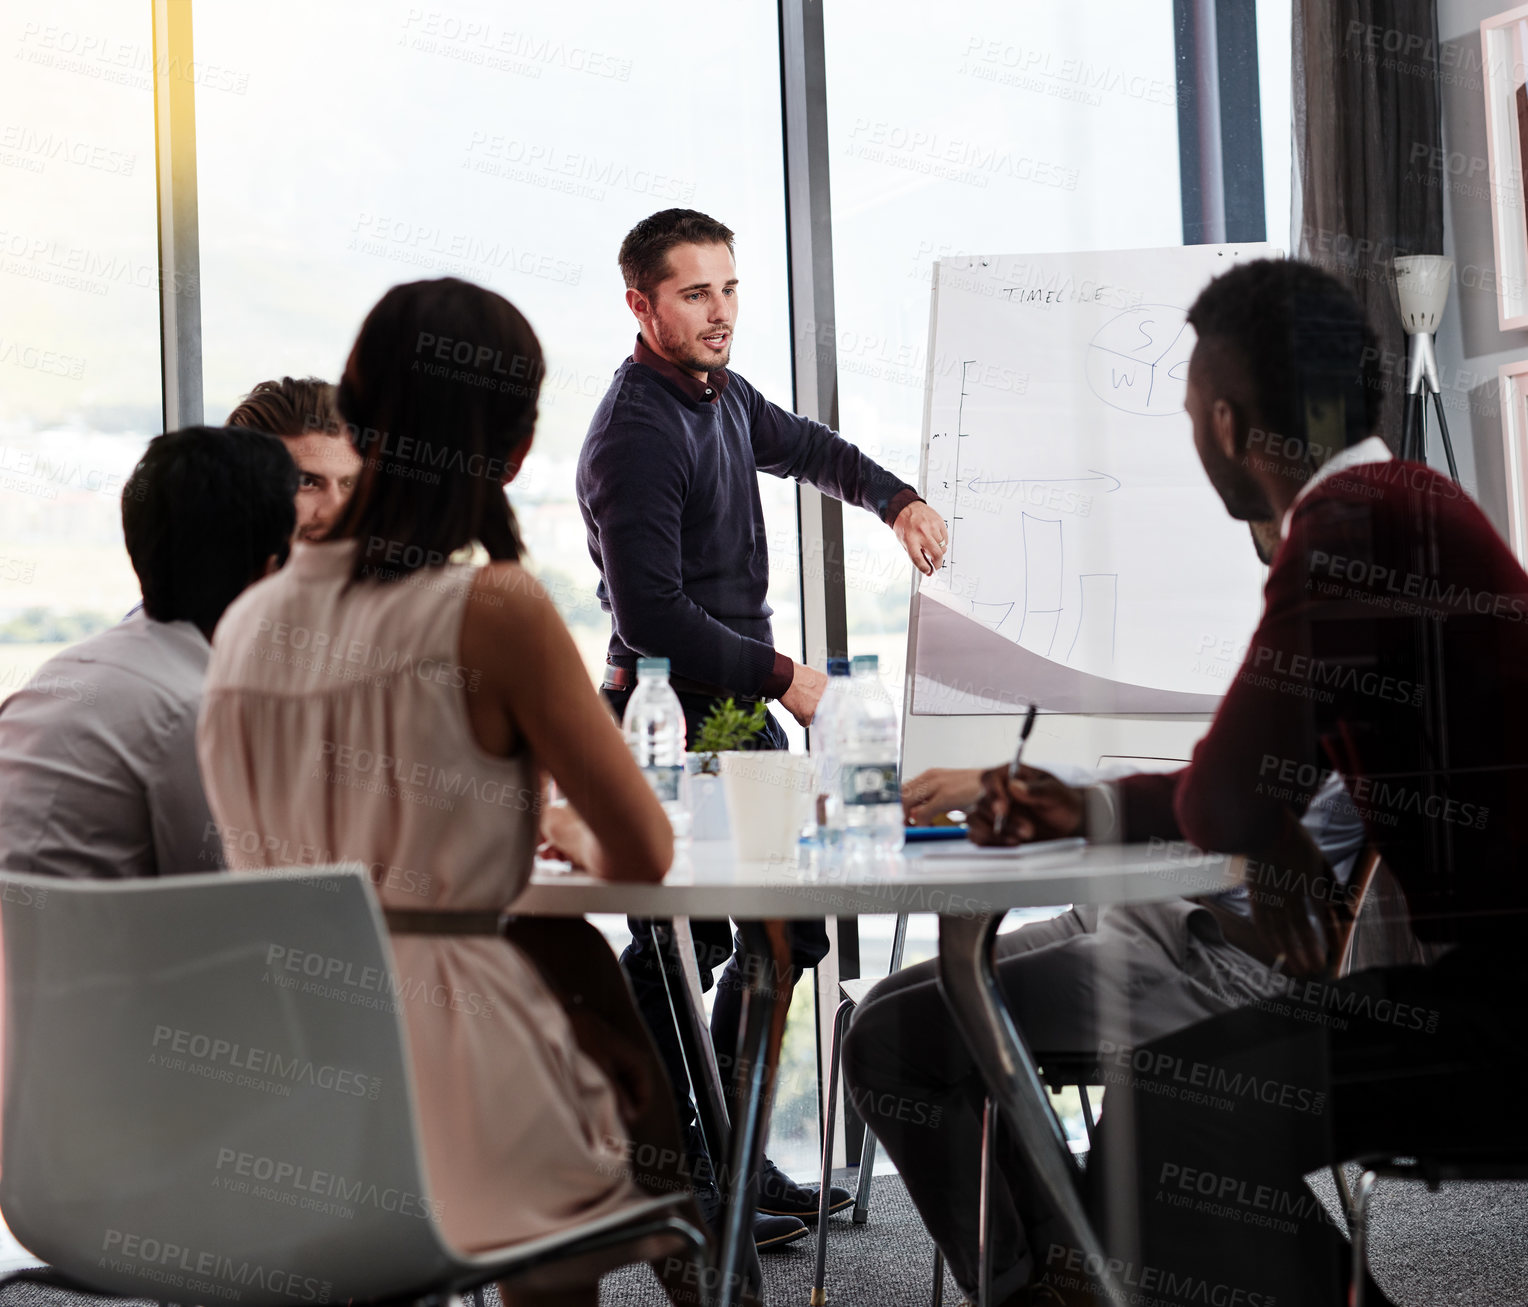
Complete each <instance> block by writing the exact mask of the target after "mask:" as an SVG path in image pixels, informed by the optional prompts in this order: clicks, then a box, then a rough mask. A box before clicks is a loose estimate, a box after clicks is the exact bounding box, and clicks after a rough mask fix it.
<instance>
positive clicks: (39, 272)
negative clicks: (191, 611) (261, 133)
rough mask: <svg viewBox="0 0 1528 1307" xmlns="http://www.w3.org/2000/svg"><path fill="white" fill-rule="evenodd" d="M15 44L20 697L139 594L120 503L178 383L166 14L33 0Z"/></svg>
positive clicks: (11, 444) (11, 530)
mask: <svg viewBox="0 0 1528 1307" xmlns="http://www.w3.org/2000/svg"><path fill="white" fill-rule="evenodd" d="M0 42H3V45H0V59H3V60H4V66H5V75H4V76H3V77H0V196H3V197H4V203H3V205H0V699H3V698H4V697H5V696H6V695H8V694H10V693H11V691H13V690H15V689H16V688H17V687H18V686H20V685H22V684H23V683H24V682H25V681H26V679H27V678H28V676H30V675H31V673H32V671H33V670H34V669H35V668H36V667H37V666H38V664H40V663H41V662H42V661H43V660H44V659H46V658H47V657H49V656H50V655H51V654H52V653H53V652H54V651H55V650H56V649H58V648H60V647H61V646H62V645H63V644H65V643H69V642H71V641H73V640H75V639H78V638H80V637H81V636H84V635H89V634H91V633H92V632H94V631H96V630H99V629H101V628H102V627H103V626H105V625H106V624H107V623H110V622H114V621H116V620H117V619H118V618H120V617H121V616H122V614H123V613H125V612H126V611H127V610H128V608H130V607H131V606H132V605H133V604H134V603H135V602H136V601H137V598H138V587H137V580H136V578H135V577H134V576H133V571H132V568H131V566H130V565H129V563H128V560H127V556H126V554H125V553H124V551H123V549H122V527H121V518H120V508H119V503H120V499H121V494H122V484H123V481H124V479H125V478H126V475H127V473H128V472H129V471H130V470H131V469H132V466H133V463H134V462H135V461H136V460H137V459H138V457H139V455H140V454H141V453H142V452H143V447H144V445H145V444H146V443H147V441H148V439H149V437H150V436H152V435H153V434H154V433H155V432H156V431H158V430H159V423H160V394H159V300H158V285H159V281H158V257H157V254H156V250H155V228H154V212H155V209H154V103H153V91H152V82H153V52H152V38H151V32H150V28H149V7H148V5H147V4H131V5H120V4H110V5H108V4H100V3H89V2H81V0H18V2H17V3H13V4H8V5H7V6H6V8H5V15H4V19H3V25H0ZM211 95H212V93H211V92H209V95H208V98H211Z"/></svg>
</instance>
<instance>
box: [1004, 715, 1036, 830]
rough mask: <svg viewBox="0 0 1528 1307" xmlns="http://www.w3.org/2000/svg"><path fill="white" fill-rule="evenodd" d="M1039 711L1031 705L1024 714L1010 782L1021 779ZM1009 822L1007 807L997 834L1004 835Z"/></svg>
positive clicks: (1010, 772) (1010, 768)
mask: <svg viewBox="0 0 1528 1307" xmlns="http://www.w3.org/2000/svg"><path fill="white" fill-rule="evenodd" d="M1039 711H1040V709H1039V706H1038V705H1037V704H1030V705H1029V711H1028V712H1027V713H1025V714H1024V725H1022V726H1021V727H1019V742H1018V744H1016V745H1015V746H1014V750H1013V761H1012V762H1011V763H1009V764H1008V779H1009V780H1010V781H1016V780H1018V779H1019V764H1020V763H1021V762H1023V761H1024V743H1025V741H1026V740H1028V739H1029V733H1030V731H1032V730H1034V729H1035V715H1036V714H1037V713H1038V712H1039ZM1009 801H1010V803H1011V802H1012V796H1010V799H1009ZM1007 820H1008V809H1007V808H1006V807H1005V808H1004V809H1003V819H1002V820H1001V821H999V822H998V824H997V830H996V832H995V833H996V834H998V835H1001V834H1002V833H1003V826H1004V825H1005V824H1006V823H1007Z"/></svg>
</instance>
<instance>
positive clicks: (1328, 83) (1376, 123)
mask: <svg viewBox="0 0 1528 1307" xmlns="http://www.w3.org/2000/svg"><path fill="white" fill-rule="evenodd" d="M1293 106H1294V139H1295V169H1296V174H1297V178H1298V183H1299V187H1300V191H1299V201H1298V207H1299V209H1300V213H1299V222H1300V230H1299V253H1300V256H1301V257H1302V258H1304V259H1308V260H1309V261H1310V262H1312V263H1316V264H1319V265H1320V266H1322V267H1323V268H1325V269H1327V271H1329V272H1331V273H1334V274H1335V275H1336V276H1338V277H1340V278H1341V279H1342V280H1343V281H1344V282H1346V283H1347V285H1348V286H1349V287H1350V288H1351V289H1352V290H1353V292H1354V293H1355V294H1356V295H1357V296H1358V298H1359V300H1360V302H1361V303H1362V304H1363V305H1364V308H1365V309H1366V310H1367V311H1368V314H1369V320H1370V322H1372V323H1373V324H1374V329H1375V331H1376V332H1377V333H1378V334H1379V339H1380V347H1381V350H1382V351H1383V352H1382V355H1381V362H1382V364H1383V366H1384V371H1385V408H1384V420H1383V423H1382V428H1381V434H1382V435H1383V436H1384V437H1385V440H1386V442H1387V443H1388V444H1389V445H1390V447H1391V448H1392V449H1396V448H1399V445H1400V433H1401V408H1402V401H1403V397H1404V396H1405V393H1406V336H1405V333H1404V332H1403V331H1402V330H1401V323H1400V317H1399V314H1398V313H1397V310H1396V307H1395V300H1394V295H1393V282H1394V271H1393V266H1392V263H1391V260H1392V259H1394V258H1395V257H1396V256H1397V255H1401V254H1441V253H1443V191H1442V187H1441V185H1440V183H1441V181H1442V179H1443V178H1444V177H1446V176H1447V175H1448V174H1447V171H1446V170H1444V169H1441V168H1438V167H1437V166H1436V163H1435V161H1436V160H1437V159H1438V158H1439V157H1440V155H1439V153H1438V151H1440V150H1441V148H1442V144H1443V124H1442V119H1441V117H1440V113H1439V83H1438V12H1437V2H1436V0H1295V6H1294V95H1293Z"/></svg>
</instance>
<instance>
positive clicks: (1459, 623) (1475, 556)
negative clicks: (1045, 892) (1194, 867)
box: [1119, 462, 1528, 943]
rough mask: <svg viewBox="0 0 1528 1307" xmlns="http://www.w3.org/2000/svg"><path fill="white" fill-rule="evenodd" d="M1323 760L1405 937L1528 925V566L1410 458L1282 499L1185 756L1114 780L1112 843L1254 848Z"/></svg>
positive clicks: (1467, 938) (1447, 485) (1293, 806)
mask: <svg viewBox="0 0 1528 1307" xmlns="http://www.w3.org/2000/svg"><path fill="white" fill-rule="evenodd" d="M1331 769H1336V770H1337V771H1339V772H1341V773H1342V775H1343V777H1344V779H1345V782H1346V785H1347V789H1348V792H1349V794H1350V796H1351V797H1352V799H1353V802H1354V804H1355V806H1356V807H1357V809H1358V811H1359V813H1360V814H1361V816H1362V817H1363V820H1364V824H1365V827H1366V828H1367V830H1368V833H1369V838H1370V840H1371V842H1372V843H1373V844H1374V845H1375V846H1376V847H1377V848H1378V849H1379V851H1380V853H1381V854H1382V855H1383V857H1384V859H1385V861H1386V863H1387V864H1388V865H1389V866H1390V868H1391V870H1392V871H1393V872H1394V873H1395V875H1396V877H1397V879H1399V881H1400V883H1401V885H1402V887H1403V888H1404V889H1405V891H1406V896H1407V901H1408V903H1409V905H1410V908H1411V914H1412V922H1413V926H1414V928H1415V930H1416V932H1417V934H1418V935H1419V937H1421V938H1423V939H1427V940H1432V941H1450V940H1451V941H1458V942H1478V943H1500V942H1501V941H1502V940H1503V939H1505V938H1507V937H1510V936H1513V935H1515V934H1516V932H1517V931H1519V930H1520V929H1521V928H1522V926H1524V925H1528V922H1524V921H1523V920H1522V918H1521V917H1520V915H1518V914H1522V913H1523V912H1524V911H1525V910H1528V876H1525V870H1528V869H1525V867H1524V859H1525V854H1528V574H1525V573H1524V571H1523V569H1522V568H1521V567H1520V566H1519V565H1518V563H1517V561H1516V560H1515V559H1514V558H1513V556H1512V554H1511V552H1510V550H1508V548H1507V546H1506V545H1505V544H1504V543H1503V541H1502V539H1501V537H1500V536H1499V535H1497V533H1496V531H1495V530H1494V528H1493V527H1492V526H1491V524H1490V523H1489V522H1488V521H1487V520H1486V518H1485V516H1484V514H1482V513H1481V511H1480V509H1479V508H1477V507H1476V505H1475V504H1474V503H1473V502H1472V501H1471V500H1470V499H1469V498H1468V497H1467V496H1466V495H1465V494H1464V492H1463V491H1462V490H1460V489H1459V487H1458V486H1456V485H1455V484H1454V483H1453V482H1452V481H1449V480H1447V479H1446V478H1444V477H1441V476H1439V475H1437V474H1436V473H1434V472H1432V471H1431V470H1429V469H1428V468H1426V467H1424V466H1422V465H1421V464H1418V463H1405V462H1388V463H1370V464H1365V465H1362V466H1359V467H1355V468H1352V469H1350V470H1348V471H1346V472H1343V473H1339V474H1334V475H1333V476H1332V477H1330V478H1328V479H1327V480H1325V481H1322V482H1321V483H1320V484H1319V485H1317V486H1316V487H1315V488H1314V489H1313V490H1312V491H1311V492H1310V493H1309V494H1308V495H1307V496H1306V497H1305V498H1304V499H1302V500H1301V501H1300V503H1299V504H1298V505H1297V506H1296V508H1295V511H1294V514H1293V517H1292V519H1291V523H1290V531H1289V536H1288V538H1287V539H1286V540H1285V541H1284V543H1283V545H1282V547H1281V548H1280V550H1279V552H1278V555H1277V557H1275V559H1274V561H1273V568H1272V571H1271V572H1270V574H1269V577H1268V584H1267V586H1266V588H1265V590H1264V608H1263V617H1262V621H1261V622H1260V623H1259V625H1258V628H1257V632H1256V634H1254V635H1253V637H1252V641H1251V644H1250V645H1249V647H1248V650H1247V656H1246V659H1245V661H1244V662H1243V663H1242V665H1241V668H1240V670H1239V671H1238V672H1237V674H1236V676H1235V678H1234V680H1233V681H1232V683H1231V688H1230V690H1229V691H1228V693H1227V694H1226V697H1225V700H1224V702H1223V703H1222V704H1221V706H1220V710H1219V712H1217V713H1216V714H1215V720H1214V722H1213V723H1212V724H1211V726H1210V730H1209V733H1208V734H1207V735H1206V736H1205V738H1204V739H1203V740H1202V741H1201V742H1200V744H1199V746H1198V747H1197V748H1196V749H1195V750H1194V756H1193V761H1192V762H1191V763H1190V764H1189V765H1188V766H1187V767H1185V768H1184V769H1182V770H1181V771H1178V772H1174V773H1171V774H1169V775H1141V776H1131V777H1126V778H1125V779H1124V780H1122V781H1120V782H1119V794H1120V798H1121V819H1122V821H1123V825H1124V834H1125V838H1127V839H1130V840H1144V839H1147V838H1149V837H1152V836H1160V837H1163V838H1168V839H1178V838H1181V839H1187V840H1188V841H1190V842H1191V843H1193V844H1195V845H1197V846H1198V847H1200V848H1203V849H1212V850H1216V851H1219V852H1225V853H1249V854H1255V853H1256V852H1257V851H1258V850H1259V849H1260V848H1264V847H1266V846H1267V843H1268V842H1269V841H1270V840H1271V838H1272V837H1273V836H1274V834H1275V833H1276V832H1277V830H1278V828H1279V826H1280V825H1281V824H1282V814H1283V813H1284V812H1285V811H1286V810H1287V811H1289V812H1292V813H1294V814H1296V815H1298V814H1300V813H1302V812H1303V811H1304V810H1305V807H1306V805H1307V804H1308V803H1309V801H1310V798H1311V795H1312V794H1313V793H1314V792H1315V790H1316V789H1317V788H1319V786H1320V784H1321V781H1322V779H1323V778H1324V776H1325V774H1326V773H1327V772H1328V771H1329V770H1331Z"/></svg>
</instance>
